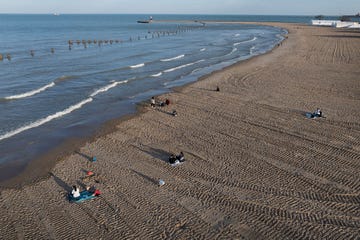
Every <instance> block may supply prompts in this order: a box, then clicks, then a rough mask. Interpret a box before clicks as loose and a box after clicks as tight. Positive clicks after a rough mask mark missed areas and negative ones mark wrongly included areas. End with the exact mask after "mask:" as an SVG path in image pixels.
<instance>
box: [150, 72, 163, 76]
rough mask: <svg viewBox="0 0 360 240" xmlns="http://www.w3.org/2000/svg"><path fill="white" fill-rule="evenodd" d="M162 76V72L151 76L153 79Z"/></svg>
mask: <svg viewBox="0 0 360 240" xmlns="http://www.w3.org/2000/svg"><path fill="white" fill-rule="evenodd" d="M161 75H162V72H159V73H157V74H153V75H151V76H152V77H160V76H161Z"/></svg>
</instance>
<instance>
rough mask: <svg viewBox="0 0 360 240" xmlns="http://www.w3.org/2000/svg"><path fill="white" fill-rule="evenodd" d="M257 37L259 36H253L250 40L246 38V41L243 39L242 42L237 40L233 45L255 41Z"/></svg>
mask: <svg viewBox="0 0 360 240" xmlns="http://www.w3.org/2000/svg"><path fill="white" fill-rule="evenodd" d="M256 39H257V37H253V38H252V39H250V40H246V41H242V42H236V43H234V44H233V45H234V46H237V45H240V44H242V43H248V42H253V41H255V40H256Z"/></svg>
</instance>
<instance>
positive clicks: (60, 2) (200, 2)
mask: <svg viewBox="0 0 360 240" xmlns="http://www.w3.org/2000/svg"><path fill="white" fill-rule="evenodd" d="M358 12H360V0H0V13H99V14H103V13H120V14H121V13H138V14H141V13H144V14H158V13H160V14H259V15H318V14H322V15H346V14H355V13H358Z"/></svg>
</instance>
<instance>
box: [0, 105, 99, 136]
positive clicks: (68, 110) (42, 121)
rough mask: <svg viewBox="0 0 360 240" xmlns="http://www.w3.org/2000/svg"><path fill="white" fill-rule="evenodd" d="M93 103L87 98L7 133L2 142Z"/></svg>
mask: <svg viewBox="0 0 360 240" xmlns="http://www.w3.org/2000/svg"><path fill="white" fill-rule="evenodd" d="M91 101H93V99H92V98H87V99H85V100H83V101H81V102H79V103H77V104H75V105H72V106H70V107H68V108H66V109H65V110H63V111H60V112H57V113H55V114H52V115H49V116H47V117H45V118H41V119H39V120H37V121H35V122H32V123H29V124H28V125H25V126H23V127H20V128H18V129H15V130H13V131H10V132H7V133H5V134H3V135H1V136H0V141H1V140H4V139H6V138H10V137H12V136H14V135H16V134H19V133H21V132H24V131H26V130H29V129H32V128H36V127H39V126H41V125H43V124H45V123H47V122H50V121H52V120H54V119H56V118H60V117H62V116H65V115H67V114H69V113H71V112H72V111H74V110H76V109H79V108H81V107H82V106H83V105H85V104H87V103H89V102H91Z"/></svg>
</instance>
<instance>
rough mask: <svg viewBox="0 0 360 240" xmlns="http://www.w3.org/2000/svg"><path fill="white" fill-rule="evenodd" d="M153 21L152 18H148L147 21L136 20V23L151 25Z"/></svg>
mask: <svg viewBox="0 0 360 240" xmlns="http://www.w3.org/2000/svg"><path fill="white" fill-rule="evenodd" d="M152 20H153V18H152V16H150V18H149V20H138V21H137V23H151V22H152Z"/></svg>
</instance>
